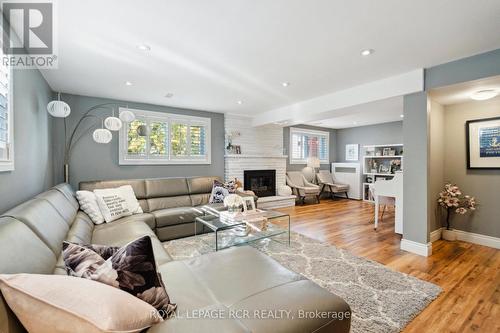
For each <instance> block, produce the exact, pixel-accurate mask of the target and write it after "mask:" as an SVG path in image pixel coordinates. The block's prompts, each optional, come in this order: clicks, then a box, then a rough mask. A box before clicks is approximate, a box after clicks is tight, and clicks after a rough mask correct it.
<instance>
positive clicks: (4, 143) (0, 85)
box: [0, 51, 14, 171]
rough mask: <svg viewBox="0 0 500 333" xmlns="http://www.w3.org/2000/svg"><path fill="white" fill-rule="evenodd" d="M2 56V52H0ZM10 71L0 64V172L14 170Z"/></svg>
mask: <svg viewBox="0 0 500 333" xmlns="http://www.w3.org/2000/svg"><path fill="white" fill-rule="evenodd" d="M0 54H1V55H2V56H3V52H1V51H0ZM11 96H12V75H11V69H10V68H9V67H8V66H5V65H4V64H0V171H12V170H14V117H13V112H12V98H11Z"/></svg>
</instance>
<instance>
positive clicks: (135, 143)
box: [127, 119, 146, 155]
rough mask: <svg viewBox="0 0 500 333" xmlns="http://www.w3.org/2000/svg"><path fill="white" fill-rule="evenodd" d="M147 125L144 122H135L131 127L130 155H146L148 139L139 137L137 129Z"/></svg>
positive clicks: (129, 134) (129, 138) (129, 139)
mask: <svg viewBox="0 0 500 333" xmlns="http://www.w3.org/2000/svg"><path fill="white" fill-rule="evenodd" d="M141 125H146V123H145V122H144V121H142V120H138V119H136V120H134V121H133V122H131V123H130V125H129V131H128V133H127V135H128V153H129V154H131V155H143V154H145V153H146V137H144V136H139V134H138V133H137V127H139V126H141Z"/></svg>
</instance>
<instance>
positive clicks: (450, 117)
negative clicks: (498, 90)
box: [444, 97, 500, 237]
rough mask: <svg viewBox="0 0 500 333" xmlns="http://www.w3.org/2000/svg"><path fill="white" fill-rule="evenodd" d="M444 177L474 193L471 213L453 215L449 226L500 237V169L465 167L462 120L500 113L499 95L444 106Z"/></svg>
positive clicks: (465, 192) (463, 126) (467, 192)
mask: <svg viewBox="0 0 500 333" xmlns="http://www.w3.org/2000/svg"><path fill="white" fill-rule="evenodd" d="M444 114H445V126H444V133H445V150H444V170H445V173H444V179H445V181H449V182H452V183H456V184H457V185H458V186H459V187H460V188H461V189H462V191H463V192H464V194H469V195H472V196H475V197H476V199H477V201H478V203H479V207H478V209H477V210H476V211H475V212H474V213H473V214H467V215H464V216H455V217H454V219H453V220H452V226H453V227H454V228H456V229H459V230H464V231H469V232H474V233H478V234H483V235H488V236H492V237H500V204H499V203H500V201H499V199H498V198H499V196H498V194H499V189H500V170H468V169H467V167H466V156H467V155H466V137H465V122H466V121H467V120H473V119H481V118H491V117H499V116H500V97H497V98H494V99H491V100H488V101H471V102H468V103H463V104H457V105H450V106H446V107H445V112H444Z"/></svg>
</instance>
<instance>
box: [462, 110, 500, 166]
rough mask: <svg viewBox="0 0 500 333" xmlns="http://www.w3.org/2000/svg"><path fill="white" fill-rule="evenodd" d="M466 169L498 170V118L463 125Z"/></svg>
mask: <svg viewBox="0 0 500 333" xmlns="http://www.w3.org/2000/svg"><path fill="white" fill-rule="evenodd" d="M465 135H466V139H467V168H468V169H500V117H496V118H486V119H476V120H468V121H467V122H466V123H465Z"/></svg>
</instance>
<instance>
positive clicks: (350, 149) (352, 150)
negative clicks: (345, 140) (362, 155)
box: [345, 143, 359, 161]
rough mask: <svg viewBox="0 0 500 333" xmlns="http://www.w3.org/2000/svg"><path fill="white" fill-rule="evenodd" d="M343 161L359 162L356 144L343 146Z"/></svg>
mask: <svg viewBox="0 0 500 333" xmlns="http://www.w3.org/2000/svg"><path fill="white" fill-rule="evenodd" d="M345 160H346V161H357V160H359V145H358V144H356V143H352V144H347V145H345Z"/></svg>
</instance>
